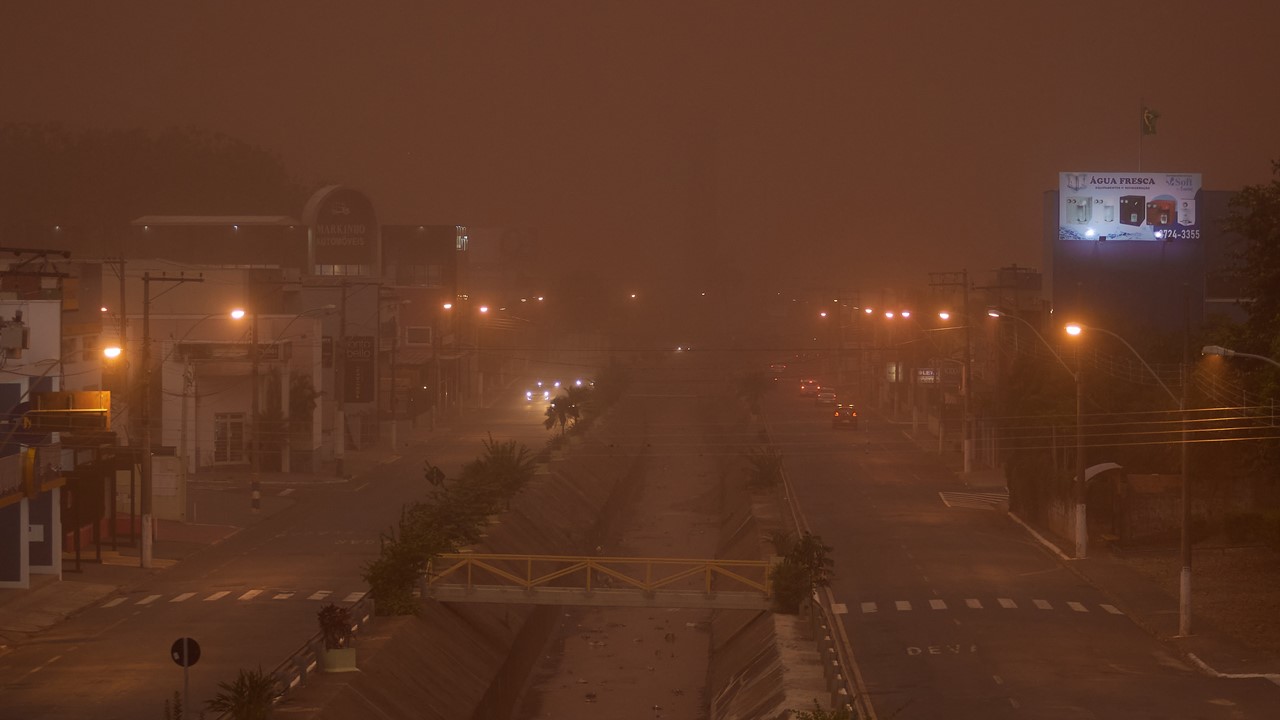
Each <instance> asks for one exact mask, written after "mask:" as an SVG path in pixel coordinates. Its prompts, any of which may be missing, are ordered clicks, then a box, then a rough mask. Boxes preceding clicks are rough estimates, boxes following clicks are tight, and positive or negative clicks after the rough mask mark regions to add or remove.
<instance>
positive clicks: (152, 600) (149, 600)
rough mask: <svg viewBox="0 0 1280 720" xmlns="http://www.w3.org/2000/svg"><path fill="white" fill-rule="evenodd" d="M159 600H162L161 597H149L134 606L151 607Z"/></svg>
mask: <svg viewBox="0 0 1280 720" xmlns="http://www.w3.org/2000/svg"><path fill="white" fill-rule="evenodd" d="M159 599H160V596H159V595H148V596H146V597H144V598H142V599H141V600H139V601H138V602H136V603H134V605H150V604H151V603H153V602H155V601H157V600H159Z"/></svg>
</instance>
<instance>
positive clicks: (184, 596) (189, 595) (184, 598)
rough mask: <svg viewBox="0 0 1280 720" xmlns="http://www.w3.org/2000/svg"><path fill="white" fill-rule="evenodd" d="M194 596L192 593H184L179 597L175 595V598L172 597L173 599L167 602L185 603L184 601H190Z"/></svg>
mask: <svg viewBox="0 0 1280 720" xmlns="http://www.w3.org/2000/svg"><path fill="white" fill-rule="evenodd" d="M195 596H196V594H195V593H193V592H186V593H182V594H181V595H176V596H174V597H173V598H171V599H170V600H169V602H171V603H175V602H186V601H188V600H190V599H191V598H193V597H195Z"/></svg>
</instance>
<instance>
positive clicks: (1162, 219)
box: [1058, 172, 1200, 242]
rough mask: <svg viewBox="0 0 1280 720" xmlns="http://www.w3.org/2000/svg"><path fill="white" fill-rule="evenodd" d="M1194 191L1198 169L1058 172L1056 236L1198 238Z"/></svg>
mask: <svg viewBox="0 0 1280 720" xmlns="http://www.w3.org/2000/svg"><path fill="white" fill-rule="evenodd" d="M1199 193H1200V175H1199V173H1147V172H1131V173H1081V172H1070V173H1061V174H1060V175H1059V186H1058V197H1059V207H1058V239H1059V240H1080V241H1088V242H1125V241H1143V242H1157V241H1163V242H1173V241H1176V240H1199V239H1200V226H1199V225H1198V224H1197V219H1196V218H1197V212H1196V204H1197V202H1198V200H1199Z"/></svg>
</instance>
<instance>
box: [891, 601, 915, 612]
mask: <svg viewBox="0 0 1280 720" xmlns="http://www.w3.org/2000/svg"><path fill="white" fill-rule="evenodd" d="M893 606H894V607H896V608H897V609H899V610H910V609H911V601H910V600H894V601H893Z"/></svg>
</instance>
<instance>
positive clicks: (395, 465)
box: [0, 390, 547, 720]
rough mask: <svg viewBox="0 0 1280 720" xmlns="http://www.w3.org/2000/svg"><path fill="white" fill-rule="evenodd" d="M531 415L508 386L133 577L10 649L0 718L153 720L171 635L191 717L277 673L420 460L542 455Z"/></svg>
mask: <svg viewBox="0 0 1280 720" xmlns="http://www.w3.org/2000/svg"><path fill="white" fill-rule="evenodd" d="M541 411H542V407H541V406H535V405H533V404H529V403H526V402H525V401H524V400H523V398H522V397H519V395H518V393H517V392H515V391H514V390H512V391H511V392H510V398H509V399H507V398H503V399H502V401H500V402H498V403H495V404H494V406H493V407H491V408H487V409H483V410H474V411H470V412H468V413H466V415H465V417H464V419H463V420H462V421H460V422H458V423H457V424H456V425H455V426H454V427H452V428H447V429H446V428H441V429H438V430H437V431H435V432H434V433H432V434H431V435H430V439H429V440H428V441H426V442H425V443H421V444H417V445H413V446H411V447H408V448H401V449H399V450H398V454H392V453H390V452H388V453H387V454H386V456H385V457H383V458H381V461H382V462H381V463H380V464H379V465H377V466H376V468H375V469H373V470H371V471H368V472H365V473H363V474H361V475H360V476H358V477H355V478H352V479H351V480H349V481H348V482H345V483H334V484H317V485H312V486H310V487H307V486H301V485H300V486H291V487H292V490H293V491H292V492H291V493H290V497H292V498H293V499H294V500H295V502H294V504H293V505H292V506H290V507H288V508H286V509H283V510H280V511H279V512H278V513H276V514H274V515H272V516H271V517H267V518H264V519H263V520H262V521H261V522H259V523H257V524H255V525H252V526H251V527H248V528H246V529H244V530H242V531H241V532H239V533H237V534H235V535H234V536H232V537H231V538H229V539H228V540H226V541H225V542H223V543H220V544H217V545H214V546H212V547H209V548H208V549H206V550H203V551H201V552H199V553H197V554H195V555H193V556H191V557H189V558H187V559H185V560H183V561H182V562H180V563H177V564H176V565H174V566H173V567H171V568H169V569H167V570H165V571H163V572H159V573H139V576H138V580H137V581H136V582H134V583H132V584H129V585H127V586H125V587H123V588H122V589H121V591H120V592H118V593H117V594H115V595H113V596H111V597H109V598H108V599H106V600H105V601H103V602H101V603H97V604H95V605H93V606H91V607H88V608H86V609H84V610H83V611H81V612H80V613H78V614H76V615H74V616H72V617H70V618H68V619H67V620H66V621H64V622H62V623H60V624H59V625H57V626H55V627H54V628H52V629H50V630H48V631H46V632H44V633H42V634H39V635H37V636H36V637H35V638H33V639H32V640H30V641H28V642H26V643H23V644H21V645H19V646H18V647H15V648H12V649H11V651H10V652H9V653H8V654H6V655H4V656H3V657H2V658H0V718H3V720H18V719H19V718H22V719H26V718H43V719H48V720H58V719H61V718H67V719H71V718H86V717H93V718H97V719H100V720H110V719H114V718H119V719H120V720H135V719H136V718H147V717H160V714H161V710H162V706H163V703H164V701H165V699H167V698H170V697H172V695H173V692H174V691H175V690H179V689H181V688H182V682H183V679H182V669H181V668H180V667H178V666H177V665H175V664H174V662H173V661H172V660H171V659H170V658H169V647H170V644H171V643H172V642H173V641H174V640H175V639H177V638H180V637H183V636H188V637H192V638H194V639H196V640H197V641H198V642H199V643H200V645H201V649H202V654H201V657H200V660H199V662H198V664H196V665H195V666H194V667H193V668H192V669H191V696H192V698H193V700H195V701H196V702H193V703H192V705H193V707H196V706H197V703H199V704H200V705H202V704H203V703H202V701H203V700H204V699H207V698H209V697H212V696H213V695H214V694H215V693H216V691H217V684H218V683H219V682H221V681H228V680H232V679H234V677H235V675H236V673H237V671H238V670H239V669H240V668H253V667H258V666H262V667H263V668H264V669H268V670H269V669H271V668H273V667H275V666H276V665H277V664H279V663H280V662H281V661H282V660H284V659H285V658H286V657H287V656H288V655H289V654H291V653H292V652H293V651H295V650H296V649H298V648H299V647H300V646H302V645H303V644H304V643H305V641H306V640H307V639H308V638H310V637H311V635H313V634H314V633H315V632H316V630H317V625H316V611H317V610H318V609H319V608H320V607H321V606H322V605H323V604H324V603H326V602H339V603H344V602H345V603H350V602H351V601H353V600H354V599H355V598H358V597H360V595H361V594H363V593H364V591H365V590H366V587H365V584H364V582H363V580H362V579H361V577H360V572H361V567H362V566H363V565H364V564H365V563H366V562H368V561H369V560H370V559H372V558H373V557H374V556H375V555H376V553H377V550H378V537H379V534H380V533H381V532H383V531H385V530H387V529H388V528H389V527H391V525H392V524H393V523H394V522H395V521H396V520H397V519H398V517H399V513H400V510H401V508H402V507H403V506H404V504H405V503H407V502H410V501H412V500H415V499H421V498H423V497H424V496H425V493H426V490H427V487H428V486H427V485H426V483H425V481H424V480H423V462H424V460H430V462H431V463H433V464H435V465H438V466H440V467H441V468H443V469H444V470H445V471H446V473H449V474H453V473H455V472H456V471H457V470H458V469H459V468H460V467H461V465H462V464H463V463H465V462H467V461H469V460H472V459H474V458H475V457H476V456H477V455H479V454H480V452H481V451H482V446H481V442H482V440H483V439H485V438H487V437H488V436H489V433H492V436H493V437H494V438H495V439H498V440H505V439H515V440H518V441H521V442H523V443H525V444H526V445H528V446H529V447H530V448H531V449H533V450H537V449H540V448H541V447H542V444H543V443H544V442H545V440H546V437H547V431H546V430H545V429H544V428H543V427H542V412H541ZM277 492H282V490H278V489H277Z"/></svg>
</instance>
